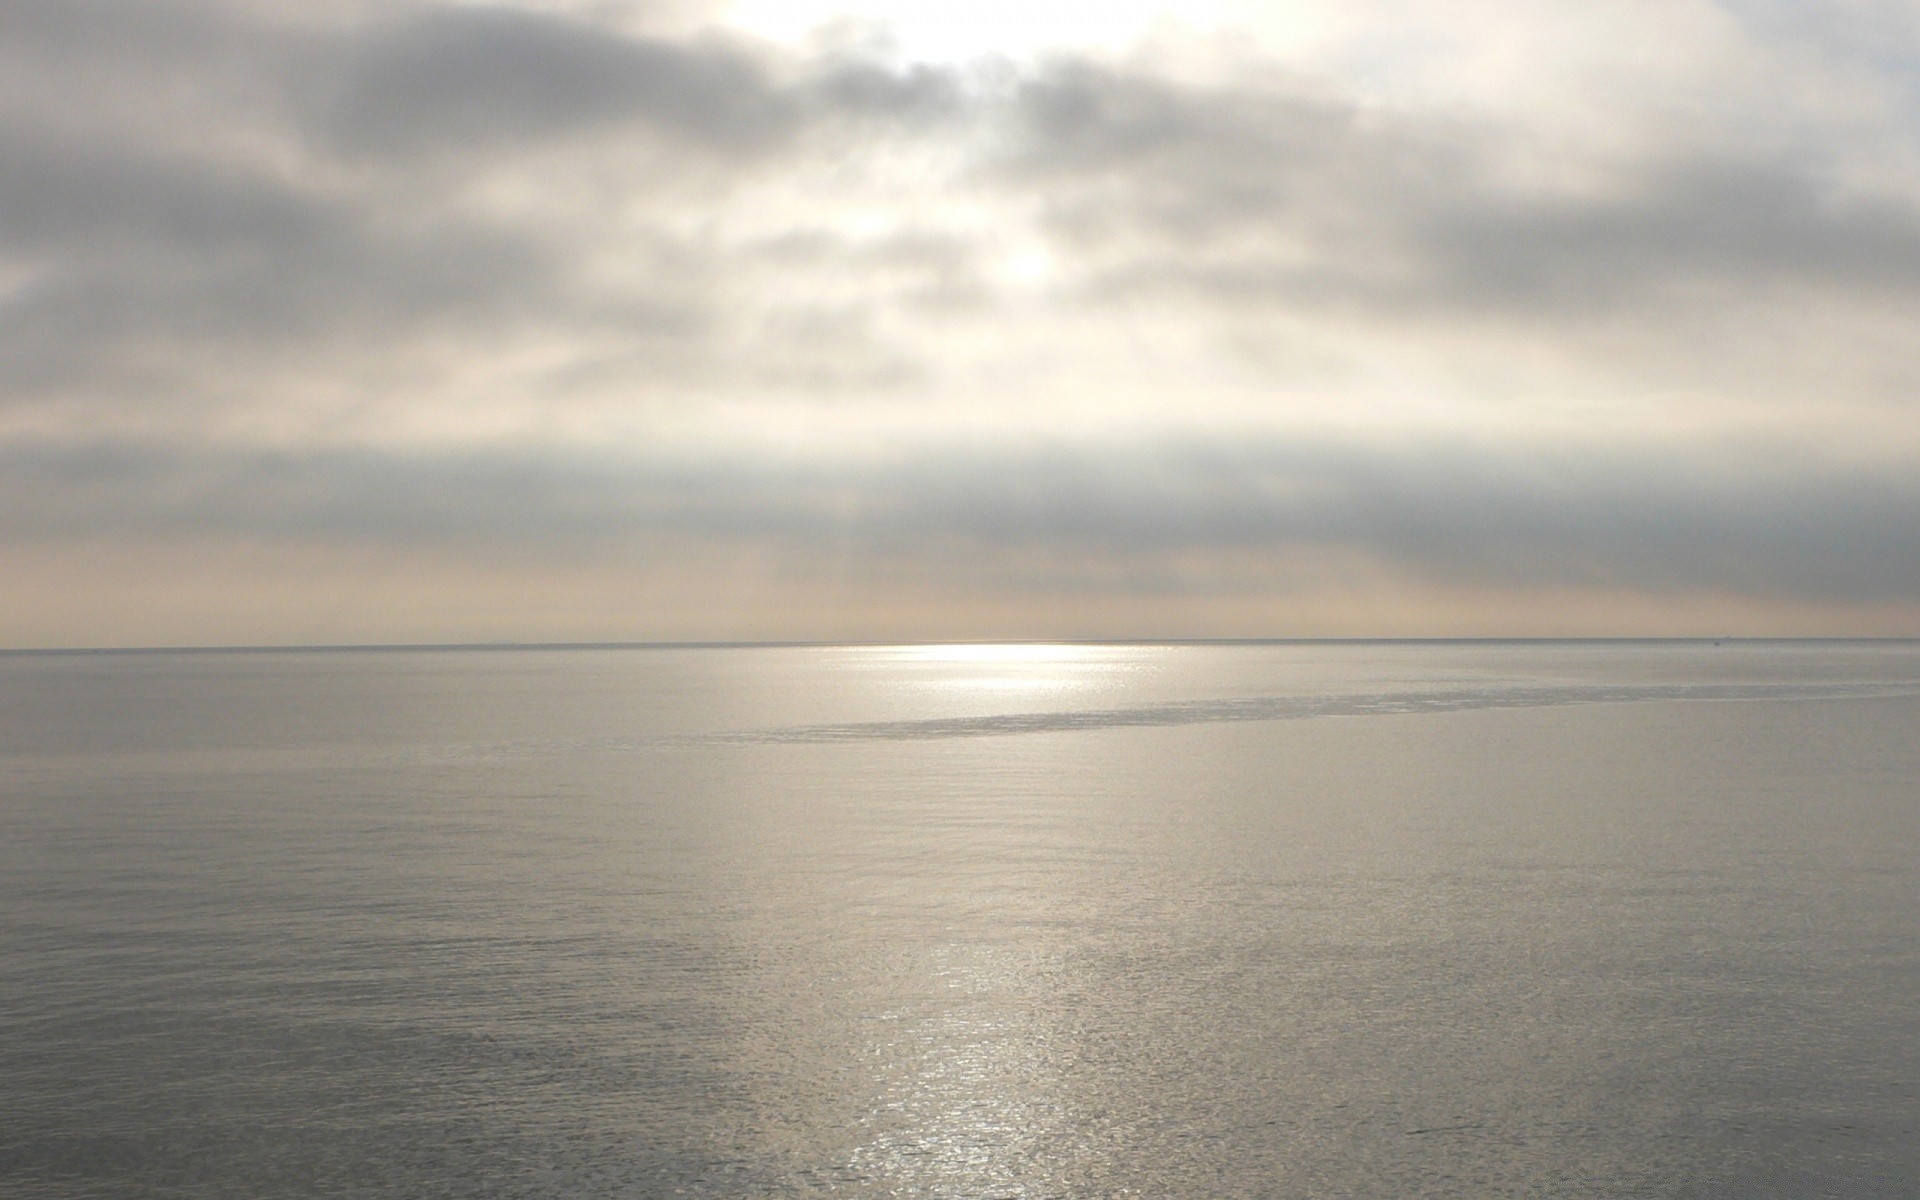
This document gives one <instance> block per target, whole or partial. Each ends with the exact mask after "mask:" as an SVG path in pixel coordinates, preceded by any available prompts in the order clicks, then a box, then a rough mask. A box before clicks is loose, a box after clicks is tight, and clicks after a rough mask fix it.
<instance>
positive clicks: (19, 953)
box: [0, 641, 1920, 1200]
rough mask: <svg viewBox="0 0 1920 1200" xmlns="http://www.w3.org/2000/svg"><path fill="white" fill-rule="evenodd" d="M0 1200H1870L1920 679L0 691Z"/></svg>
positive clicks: (1453, 646) (178, 686) (1820, 649)
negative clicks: (799, 1199)
mask: <svg viewBox="0 0 1920 1200" xmlns="http://www.w3.org/2000/svg"><path fill="white" fill-rule="evenodd" d="M0 1196H4V1197H6V1198H8V1200H40V1198H54V1197H60V1198H68V1197H73V1198H78V1197H141V1198H146V1197H182V1198H186V1197H192V1198H195V1200H200V1198H222V1197H246V1198H248V1200H259V1198H266V1197H314V1196H328V1197H332V1196H339V1197H371V1198H385V1197H393V1198H401V1197H406V1198H418V1197H443V1196H444V1197H474V1196H483V1197H496V1196H497V1197H644V1198H652V1197H680V1196H685V1197H763V1196H764V1197H786V1196H804V1197H828V1196H833V1197H929V1198H932V1197H943V1198H944V1197H951V1198H954V1200H963V1198H964V1200H989V1198H995V1197H999V1198H1008V1200H1039V1198H1042V1197H1063V1198H1074V1197H1102V1198H1104V1197H1156V1198H1174V1200H1177V1198H1184V1197H1195V1198H1198V1197H1235V1198H1238V1197H1262V1198H1264V1197H1275V1198H1289V1197H1467V1198H1482V1197H1506V1196H1515V1197H1521V1196H1524V1197H1725V1198H1729V1200H1731V1198H1744V1197H1845V1198H1847V1200H1856V1198H1860V1197H1913V1196H1920V643H1912V642H1868V641H1856V642H1848V641H1809V642H1794V641H1721V642H1714V641H1685V642H1614V641H1602V642H1291V643H1289V642H1276V643H1198V644H1064V645H1026V644H1021V645H951V646H935V645H928V646H878V645H859V646H600V647H468V648H420V649H393V648H385V649H329V650H271V651H264V650H263V651H220V652H204V651H203V652H88V653H82V652H63V653H32V654H29V653H14V654H8V655H0Z"/></svg>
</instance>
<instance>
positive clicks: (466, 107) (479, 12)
mask: <svg viewBox="0 0 1920 1200" xmlns="http://www.w3.org/2000/svg"><path fill="white" fill-rule="evenodd" d="M310 69H311V70H312V71H313V75H312V76H311V77H310V79H309V80H308V81H306V82H307V87H306V88H305V89H304V90H305V91H306V92H307V93H308V95H307V96H303V97H302V99H304V100H306V101H307V104H308V105H309V106H310V109H311V114H312V119H313V120H314V121H315V123H316V124H317V125H318V127H319V129H320V130H322V131H323V132H324V135H325V136H326V137H327V139H328V140H329V141H330V142H331V144H332V145H333V146H335V147H337V148H339V149H341V150H344V151H346V152H348V153H376V154H385V155H407V156H411V155H419V154H422V153H429V154H433V153H449V152H450V153H457V154H475V153H488V152H496V151H497V150H498V149H499V147H500V145H501V143H510V142H516V141H528V140H533V141H538V140H545V139H550V138H554V137H563V136H568V135H573V134H578V133H582V132H594V131H599V130H604V129H607V128H609V127H623V126H624V127H632V126H636V125H637V126H641V127H644V128H647V129H652V130H658V131H660V132H663V133H666V134H669V135H673V136H675V137H676V138H677V139H678V140H679V141H680V142H682V143H683V144H687V145H692V146H699V147H707V148H711V149H716V150H726V151H736V152H750V151H753V150H758V149H764V148H765V147H767V146H768V145H769V144H772V143H776V142H778V141H781V140H783V139H785V138H787V137H790V136H792V134H793V133H794V131H795V130H796V128H797V127H798V126H799V125H800V124H801V119H802V113H801V106H800V103H799V98H798V97H797V96H796V95H795V94H794V93H793V92H792V90H790V89H789V88H786V87H783V86H782V85H781V83H780V82H779V81H777V80H776V79H775V78H774V76H773V70H772V64H771V63H769V62H768V61H767V59H766V57H765V56H763V55H758V54H754V53H751V52H749V51H748V50H746V49H745V48H743V47H741V46H738V45H732V44H728V43H725V42H719V41H701V42H694V43H686V42H680V41H671V40H666V39H661V38H650V37H642V36H632V35H622V34H619V33H615V32H612V31H609V30H608V29H606V28H605V27H603V26H599V25H595V24H592V23H589V22H586V21H582V20H576V19H572V18H569V17H566V16H561V15H553V14H544V13H535V12H528V11H523V10H517V9H510V8H500V7H460V8H420V9H417V10H415V11H412V12H409V13H407V15H405V16H404V17H402V18H400V19H398V20H393V21H388V22H381V23H379V24H376V25H375V26H373V27H372V28H370V29H361V30H355V31H353V32H352V33H351V34H349V35H346V36H343V37H341V38H340V39H339V40H338V42H337V43H335V44H331V45H324V46H321V47H317V48H315V51H314V53H313V62H312V64H311V67H310Z"/></svg>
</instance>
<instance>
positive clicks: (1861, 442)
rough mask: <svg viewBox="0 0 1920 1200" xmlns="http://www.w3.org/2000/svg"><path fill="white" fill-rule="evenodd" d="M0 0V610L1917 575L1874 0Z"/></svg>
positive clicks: (1035, 596) (1714, 627) (36, 629)
mask: <svg viewBox="0 0 1920 1200" xmlns="http://www.w3.org/2000/svg"><path fill="white" fill-rule="evenodd" d="M960 13H961V10H960V9H958V8H956V7H954V6H950V5H939V4H887V3H877V2H876V3H866V4H859V5H845V4H836V3H831V2H829V0H819V2H818V3H813V2H809V3H806V4H797V3H780V2H778V0H739V2H738V3H735V4H732V5H724V6H707V5H702V4H698V3H660V4H622V3H605V2H595V3H585V2H582V3H577V4H576V3H565V2H546V3H531V2H529V3H521V4H497V3H496V4H477V3H443V2H432V0H422V2H417V3H414V2H410V3H400V4H391V3H386V4H373V3H365V4H344V5H343V4H337V3H333V4H321V3H318V2H317V0H316V2H312V3H308V2H305V0H272V2H268V0H260V2H256V3H237V2H223V0H140V2H139V3H135V2H134V0H74V2H68V3H57V4H56V3H48V2H44V0H31V2H29V0H0V80H4V82H0V162H4V163H5V169H4V170H0V648H5V647H18V648H26V647H44V646H102V645H162V644H169V645H195V644H203V645H204V644H241V643H244V644H267V643H370V642H378V643H388V642H408V641H426V642H441V641H500V640H506V641H520V640H524V641H549V640H614V641H624V640H674V639H700V640H713V639H718V640H726V639H786V638H797V639H836V638H854V639H893V638H899V639H931V640H939V639H945V638H1016V639H1017V638H1062V637H1067V638H1071V637H1079V638H1111V637H1145V638H1182V637H1214V636H1220V637H1260V636H1273V637H1288V636H1374V635H1378V636H1403V635H1415V636H1444V635H1466V636H1500V635H1526V636H1552V635H1703V636H1713V635H1743V634H1744V635H1829V634H1830V635H1916V634H1920V555H1917V554H1916V553H1915V552H1914V550H1913V548H1912V544H1911V543H1912V531H1913V530H1915V529H1916V528H1920V421H1917V420H1916V414H1917V412H1920V410H1917V409H1916V405H1915V395H1916V390H1915V389H1916V387H1920V354H1916V351H1920V344H1917V343H1920V334H1917V333H1916V332H1915V331H1916V330H1920V322H1917V321H1916V320H1915V317H1916V316H1920V312H1916V309H1920V120H1917V119H1916V118H1920V103H1917V97H1916V94H1915V91H1914V85H1913V82H1912V78H1911V71H1910V70H1909V69H1908V67H1907V65H1906V64H1908V63H1910V62H1911V61H1912V58H1913V55H1914V54H1915V53H1916V52H1920V20H1917V19H1916V17H1915V16H1914V14H1913V13H1912V12H1910V11H1909V10H1908V8H1907V7H1906V6H1903V5H1898V4H1891V3H1889V4H1874V3H1866V4H1862V3H1840V2H1838V0H1834V2H1831V3H1819V2H1813V3H1795V4H1787V3H1784V2H1777V0H1751V2H1737V3H1736V2H1726V3H1706V2H1696V0H1666V2H1662V3H1657V4H1656V3H1650V2H1647V3H1641V2H1633V3H1625V4H1619V5H1607V6H1595V5H1588V4H1579V3H1573V2H1571V0H1565V2H1550V3H1544V4H1542V3H1531V4H1523V3H1519V2H1518V0H1479V2H1472V3H1464V4H1462V3H1454V4H1440V3H1434V2H1429V0H1364V2H1362V3H1347V4H1331V3H1317V2H1312V0H1288V2H1286V3H1269V4H1248V3H1238V2H1233V0H1212V2H1209V3H1206V4H1192V5H1164V4H1153V3H1131V2H1129V3H1117V4H1113V5H1105V6H1085V5H1071V4H1033V3H1023V4H1018V5H1015V4H997V3H994V4H984V5H980V6H970V7H968V8H967V9H966V15H965V16H964V17H962V16H961V15H960Z"/></svg>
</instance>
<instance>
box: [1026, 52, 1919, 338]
mask: <svg viewBox="0 0 1920 1200" xmlns="http://www.w3.org/2000/svg"><path fill="white" fill-rule="evenodd" d="M1012 114H1013V128H1014V129H1015V130H1016V131H1017V137H1016V139H1015V141H1014V142H1013V143H1012V145H1013V147H1014V149H1013V152H1012V153H1011V154H1010V155H1009V157H1008V158H1007V159H1006V160H1005V161H1004V163H1003V164H1002V169H1003V170H1006V171H1007V172H1009V174H1010V175H1011V176H1012V177H1013V178H1014V179H1016V180H1017V181H1018V182H1020V183H1021V184H1024V185H1025V186H1028V187H1031V188H1033V189H1034V190H1035V191H1036V192H1038V193H1039V194H1040V195H1042V196H1043V197H1045V198H1046V199H1047V201H1048V203H1049V205H1050V215H1051V221H1052V227H1053V228H1054V230H1055V231H1056V232H1057V234H1058V235H1059V236H1060V237H1061V238H1062V239H1063V241H1065V242H1066V243H1067V244H1069V245H1074V246H1077V247H1079V248H1080V249H1082V250H1083V252H1085V253H1086V255H1087V256H1088V258H1089V260H1090V261H1091V262H1092V263H1094V264H1095V268H1094V271H1093V276H1092V277H1093V280H1094V284H1093V292H1094V294H1096V295H1097V294H1117V295H1125V296H1136V297H1137V296H1139V295H1141V294H1150V293H1152V292H1154V291H1173V292H1176V293H1179V294H1181V295H1186V296H1197V297H1201V298H1206V299H1212V300H1215V301H1217V302H1219V303H1222V304H1228V305H1246V304H1258V303H1266V304H1270V305H1281V306H1300V305H1306V306H1312V305H1326V306H1346V307H1350V308H1356V309H1359V310H1362V311H1367V312H1374V313H1384V314H1418V315H1428V316H1439V317H1443V318H1444V317H1473V318H1477V317H1480V316H1483V315H1485V314H1487V313H1489V312H1492V313H1501V314H1506V315H1508V316H1510V317H1519V318H1524V319H1525V320H1526V321H1528V322H1540V321H1551V320H1553V319H1556V318H1558V319H1568V320H1579V319H1583V318H1586V317H1589V316H1592V315H1595V314H1608V315H1612V314H1617V313H1620V312H1623V311H1635V310H1637V311H1638V312H1640V313H1642V314H1643V315H1646V316H1648V317H1650V318H1652V319H1654V320H1660V319H1664V314H1665V313H1666V312H1668V311H1670V310H1671V309H1672V308H1673V307H1675V306H1680V307H1693V308H1698V307H1701V306H1703V305H1705V304H1711V303H1726V302H1728V301H1744V300H1746V299H1749V298H1750V297H1751V296H1752V294H1753V290H1754V289H1756V288H1766V289H1777V288H1803V289H1825V290H1828V291H1831V292H1835V293H1840V294H1845V295H1849V296H1858V295H1860V294H1861V293H1862V292H1865V293H1869V294H1874V293H1877V294H1882V295H1890V296H1896V297H1899V298H1901V299H1903V300H1912V299H1915V298H1920V198H1917V197H1916V196H1915V195H1913V194H1911V193H1905V192H1898V193H1896V192H1890V191H1884V190H1883V191H1880V192H1877V193H1863V192H1861V191H1860V190H1859V189H1850V188H1848V187H1847V186H1846V184H1845V181H1844V179H1843V178H1842V177H1841V174H1840V173H1839V171H1838V170H1837V169H1836V163H1835V162H1834V161H1833V156H1832V155H1831V154H1823V153H1821V152H1820V151H1819V150H1818V149H1816V148H1813V147H1806V146H1800V145H1793V144H1788V145H1776V146H1772V147H1770V148H1767V149H1766V151H1765V152H1761V151H1758V150H1749V151H1739V150H1735V149H1724V150H1716V149H1712V148H1703V147H1696V146H1688V145H1684V144H1676V145H1674V146H1671V147H1666V148H1656V149H1655V150H1654V151H1653V152H1652V153H1651V154H1650V155H1649V156H1645V157H1640V158H1636V159H1632V160H1628V161H1614V162H1607V161H1598V162H1594V163H1588V164H1583V165H1584V166H1585V167H1586V168H1587V169H1588V170H1589V171H1590V172H1591V173H1594V174H1595V175H1596V176H1597V178H1594V179H1591V180H1589V181H1587V182H1585V183H1583V184H1582V185H1581V186H1578V187H1569V186H1564V185H1563V186H1548V185H1543V184H1540V183H1537V182H1536V183H1533V184H1530V185H1529V184H1522V183H1518V182H1516V181H1515V180H1514V178H1513V176H1514V174H1515V172H1514V169H1513V168H1514V162H1515V161H1516V160H1517V159H1524V157H1525V155H1527V154H1528V153H1529V152H1532V150H1533V148H1532V147H1530V146H1529V145H1528V144H1527V143H1526V141H1525V139H1524V138H1523V137H1522V136H1521V135H1520V134H1519V133H1517V132H1515V131H1514V130H1511V129H1505V128H1501V127H1498V126H1491V125H1488V124H1486V123H1485V122H1484V120H1483V121H1482V122H1481V123H1471V122H1466V121H1462V120H1457V119H1449V118H1447V117H1445V116H1444V115H1442V114H1426V115H1422V114H1417V113H1395V112H1391V111H1381V110H1378V109H1369V108H1365V107H1362V106H1359V105H1357V104H1354V103H1343V102H1339V101H1337V100H1333V99H1330V98H1328V97H1326V96H1324V95H1318V94H1314V93H1312V92H1309V91H1307V90H1305V89H1304V87H1302V88H1300V89H1297V90H1294V91H1289V90H1287V89H1285V88H1277V87H1275V86H1273V85H1271V84H1267V85H1265V86H1261V87H1234V86H1220V87H1199V86H1194V85H1189V84H1179V83H1175V82H1171V81H1168V80H1165V79H1157V78H1153V77H1151V76H1142V75H1139V74H1135V73H1130V72H1127V71H1125V70H1122V69H1119V68H1114V67H1107V66H1097V65H1093V64H1089V63H1084V62H1082V63H1061V64H1056V65H1055V66H1054V67H1053V68H1052V69H1051V70H1049V71H1048V72H1046V73H1044V74H1042V75H1040V76H1038V77H1036V78H1032V79H1029V80H1027V81H1025V82H1024V83H1023V84H1022V86H1021V87H1020V89H1019V90H1018V92H1017V94H1016V96H1015V98H1014V103H1013V109H1012Z"/></svg>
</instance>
